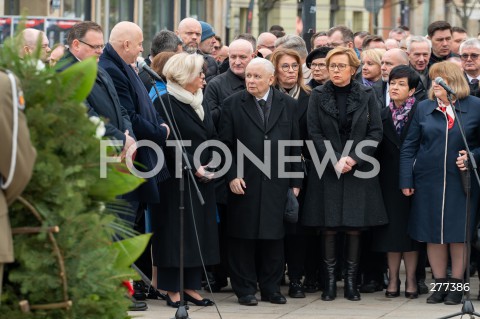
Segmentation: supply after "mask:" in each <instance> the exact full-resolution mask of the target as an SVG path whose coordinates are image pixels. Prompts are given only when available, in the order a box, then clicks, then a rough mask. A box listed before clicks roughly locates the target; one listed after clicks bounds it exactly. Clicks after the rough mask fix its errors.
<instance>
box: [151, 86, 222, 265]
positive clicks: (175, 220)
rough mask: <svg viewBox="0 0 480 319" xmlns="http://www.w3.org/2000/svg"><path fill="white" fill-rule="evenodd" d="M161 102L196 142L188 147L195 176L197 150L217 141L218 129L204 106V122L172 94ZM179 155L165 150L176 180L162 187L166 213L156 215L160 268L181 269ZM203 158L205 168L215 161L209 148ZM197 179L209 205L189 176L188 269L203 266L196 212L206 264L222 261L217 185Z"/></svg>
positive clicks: (185, 135)
mask: <svg viewBox="0 0 480 319" xmlns="http://www.w3.org/2000/svg"><path fill="white" fill-rule="evenodd" d="M161 99H162V100H163V102H164V104H165V105H171V108H170V107H167V109H168V110H167V112H168V113H169V115H170V117H171V118H172V117H174V118H175V121H176V124H177V126H178V130H179V132H180V134H181V138H182V139H183V140H188V141H191V142H192V144H191V146H185V150H186V153H187V157H188V158H189V160H190V163H191V165H192V173H194V174H195V172H196V171H197V169H198V167H194V165H195V164H194V160H193V154H194V152H195V150H196V149H197V148H198V146H199V145H200V144H201V143H203V142H205V141H208V140H213V139H216V132H215V127H214V125H213V121H212V118H211V115H210V112H209V111H208V109H207V108H205V107H204V109H205V118H204V120H203V121H202V120H200V118H199V117H198V115H197V113H195V111H194V110H193V108H192V107H191V106H190V105H187V104H184V103H182V102H180V101H178V100H177V99H176V98H174V97H173V96H171V95H169V94H164V95H162V96H161ZM158 111H159V112H160V114H161V115H162V116H163V117H166V116H165V113H164V111H163V109H162V108H160V109H158ZM169 140H172V141H173V140H174V136H173V134H170V137H169ZM175 153H176V152H175V147H174V146H168V147H166V148H165V161H166V163H167V167H168V169H169V171H170V172H171V175H172V177H170V178H169V179H167V180H166V181H164V182H162V183H161V184H160V192H161V194H162V210H161V211H160V212H156V213H158V214H159V216H157V217H156V218H157V219H158V222H156V223H153V227H154V238H153V240H152V244H153V249H154V258H155V261H156V265H157V266H159V267H178V266H179V254H178V251H179V241H178V234H179V225H180V224H179V223H180V220H179V204H180V192H179V186H180V179H179V178H176V177H175V176H173V175H174V172H176V171H175V164H176V162H175ZM199 159H200V164H201V165H206V164H208V163H209V162H210V160H211V152H210V149H209V148H207V150H205V151H203V152H202V154H201V155H200V158H199ZM182 166H183V165H182ZM195 180H196V181H197V185H198V188H199V189H200V192H201V193H202V196H203V199H204V201H205V205H203V206H202V205H201V204H200V202H199V199H198V197H197V195H196V192H195V189H194V186H193V182H192V181H191V180H189V179H188V178H187V175H185V202H184V205H185V227H184V234H185V236H184V241H185V244H184V247H185V267H197V266H201V261H200V255H199V254H198V247H197V239H196V236H195V228H194V224H193V218H192V210H193V215H194V216H195V223H196V231H197V232H198V237H199V240H200V247H201V250H202V253H203V258H204V261H205V264H206V265H214V264H218V263H219V262H220V257H219V248H218V233H217V220H216V206H215V188H214V183H213V181H211V182H208V183H202V182H200V181H199V180H198V178H197V177H195ZM190 201H191V202H190Z"/></svg>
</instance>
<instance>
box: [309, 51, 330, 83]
mask: <svg viewBox="0 0 480 319" xmlns="http://www.w3.org/2000/svg"><path fill="white" fill-rule="evenodd" d="M330 50H332V48H329V47H320V48H317V49H315V50H313V51H312V52H310V53H309V54H308V56H307V59H306V61H305V62H306V64H307V67H308V68H309V69H310V70H312V79H311V80H310V82H308V86H309V87H311V88H312V89H314V88H316V87H317V86H319V85H323V84H324V83H325V82H327V81H328V79H329V74H328V69H327V64H326V63H325V57H326V56H327V53H328V52H329V51H330Z"/></svg>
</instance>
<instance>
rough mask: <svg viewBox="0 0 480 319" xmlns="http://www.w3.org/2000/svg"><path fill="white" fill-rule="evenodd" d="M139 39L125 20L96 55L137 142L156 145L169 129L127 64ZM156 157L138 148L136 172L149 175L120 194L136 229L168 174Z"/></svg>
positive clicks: (147, 264)
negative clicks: (128, 190) (135, 187)
mask: <svg viewBox="0 0 480 319" xmlns="http://www.w3.org/2000/svg"><path fill="white" fill-rule="evenodd" d="M142 42H143V34H142V30H141V29H140V27H139V26H138V25H136V24H134V23H132V22H127V21H123V22H120V23H118V24H116V25H115V26H114V27H113V29H112V32H111V33H110V39H109V43H108V44H107V45H106V47H105V50H104V51H103V54H102V55H101V56H100V66H101V67H103V68H104V69H105V71H107V73H108V74H109V75H110V76H111V78H112V80H113V83H114V85H115V89H116V90H117V93H118V97H119V99H120V103H121V104H122V106H124V107H125V109H126V110H127V112H128V115H129V116H130V120H131V122H132V127H133V131H134V133H135V136H136V137H137V139H138V141H139V142H141V141H142V140H145V141H146V142H153V143H154V144H155V145H156V146H157V147H163V146H164V145H165V141H166V139H167V137H168V135H169V133H170V129H169V127H168V126H167V125H166V124H165V122H164V121H163V119H162V118H161V117H160V115H159V114H158V113H157V111H156V110H155V108H154V107H153V104H152V101H151V100H150V97H149V95H148V92H147V90H146V89H145V86H144V85H143V83H142V81H141V80H140V78H139V77H138V75H137V73H136V72H135V70H134V69H133V68H132V66H131V65H132V64H134V63H135V62H136V59H137V57H138V55H139V54H140V52H142V51H143V47H142ZM157 151H158V149H157ZM160 160H161V159H159V158H157V153H156V150H154V149H153V148H151V147H140V148H139V149H138V151H137V155H136V157H135V161H137V162H139V163H140V165H139V166H138V167H137V166H136V169H137V170H138V171H147V172H149V173H151V174H153V177H150V178H146V179H145V183H143V184H142V185H140V186H139V187H138V188H137V189H136V190H134V191H133V192H130V193H128V194H126V195H124V198H125V199H126V200H127V201H128V202H129V203H130V205H131V206H132V208H133V210H134V212H136V224H137V226H136V228H137V229H138V230H139V231H143V229H142V228H143V224H144V211H145V209H146V210H147V211H150V212H151V213H152V214H156V213H159V212H158V210H159V209H160V192H159V188H158V184H159V183H160V182H162V181H164V180H165V179H167V178H168V177H169V173H168V171H167V169H166V167H165V165H163V166H160V165H157V164H159V161H160ZM149 175H150V174H149ZM147 251H148V250H147ZM141 258H143V259H142V261H143V262H139V261H137V265H139V268H140V269H141V270H142V271H143V272H144V273H145V274H146V275H147V276H150V273H151V270H152V269H151V268H152V266H151V265H152V263H151V258H150V253H144V255H143V256H142V257H141ZM140 263H141V265H140Z"/></svg>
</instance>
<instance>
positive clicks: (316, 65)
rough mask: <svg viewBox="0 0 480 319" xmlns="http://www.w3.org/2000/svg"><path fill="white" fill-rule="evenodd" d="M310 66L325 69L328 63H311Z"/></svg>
mask: <svg viewBox="0 0 480 319" xmlns="http://www.w3.org/2000/svg"><path fill="white" fill-rule="evenodd" d="M308 67H309V68H310V69H312V70H314V69H316V68H318V69H320V70H325V69H326V68H327V65H326V64H325V63H309V64H308Z"/></svg>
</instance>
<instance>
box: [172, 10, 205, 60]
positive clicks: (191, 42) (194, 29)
mask: <svg viewBox="0 0 480 319" xmlns="http://www.w3.org/2000/svg"><path fill="white" fill-rule="evenodd" d="M175 33H176V34H177V35H178V36H179V37H180V39H182V41H183V50H184V51H186V52H188V53H196V52H197V50H198V47H199V45H200V41H201V39H202V25H201V24H200V22H198V20H196V19H194V18H185V19H183V20H182V21H180V23H179V24H178V29H177V31H175Z"/></svg>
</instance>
